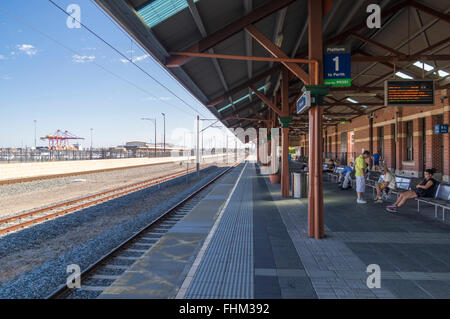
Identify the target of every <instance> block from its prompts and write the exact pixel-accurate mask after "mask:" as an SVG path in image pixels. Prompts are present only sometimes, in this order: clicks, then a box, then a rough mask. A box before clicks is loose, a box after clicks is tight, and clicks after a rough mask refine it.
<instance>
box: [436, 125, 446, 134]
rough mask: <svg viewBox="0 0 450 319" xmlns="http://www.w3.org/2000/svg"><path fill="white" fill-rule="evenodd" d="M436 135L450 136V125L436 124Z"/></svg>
mask: <svg viewBox="0 0 450 319" xmlns="http://www.w3.org/2000/svg"><path fill="white" fill-rule="evenodd" d="M434 134H448V124H436V125H435V126H434Z"/></svg>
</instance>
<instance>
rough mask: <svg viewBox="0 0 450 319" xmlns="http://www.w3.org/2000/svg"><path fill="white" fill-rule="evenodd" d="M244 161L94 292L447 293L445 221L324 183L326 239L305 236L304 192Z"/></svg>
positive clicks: (449, 249)
mask: <svg viewBox="0 0 450 319" xmlns="http://www.w3.org/2000/svg"><path fill="white" fill-rule="evenodd" d="M242 166H243V165H241V166H239V167H238V169H235V170H233V172H232V173H230V174H228V175H227V176H226V177H225V178H224V179H223V180H222V181H221V182H220V183H219V184H217V185H216V186H215V187H214V188H213V189H212V191H211V192H210V193H209V194H208V195H207V197H206V198H205V200H204V201H203V202H201V203H199V204H198V205H197V206H196V207H195V208H194V209H193V210H192V212H191V213H189V214H188V215H187V216H186V217H185V218H184V219H183V220H182V221H181V222H179V223H178V224H177V225H176V226H175V227H174V228H172V230H171V231H170V232H169V233H168V234H166V235H165V236H163V237H162V239H161V240H160V242H159V243H158V244H157V245H156V246H154V247H153V248H152V249H151V250H150V251H149V252H148V253H147V254H145V255H144V257H142V259H141V260H140V261H138V262H137V263H135V264H134V265H133V267H132V268H131V269H130V271H128V272H126V273H125V275H123V276H122V277H121V278H120V279H119V280H117V281H116V282H115V283H114V284H113V286H111V287H110V289H108V290H107V291H105V292H104V293H103V294H102V295H101V298H175V297H176V298H227V299H228V298H332V299H334V298H450V226H449V225H446V224H443V223H441V222H440V221H438V220H434V219H430V218H428V217H425V216H424V215H423V214H420V215H419V214H417V213H416V212H415V211H414V209H413V207H415V206H412V207H408V208H406V209H404V210H403V211H401V213H400V214H397V215H392V214H389V213H387V212H385V210H384V206H380V205H379V204H373V203H368V204H366V205H357V204H356V202H355V194H354V192H353V191H339V190H338V189H337V187H336V185H335V184H331V183H326V184H325V185H324V197H325V227H326V235H327V236H326V238H324V239H321V240H315V239H311V238H309V237H308V235H307V199H293V198H288V199H285V198H281V195H280V193H281V192H280V185H279V184H275V185H272V184H270V182H269V181H268V177H267V176H265V175H261V174H260V172H259V168H258V166H257V165H255V164H254V163H247V164H246V165H245V167H242ZM236 181H237V183H236ZM235 183H236V184H235ZM373 265H375V267H377V266H378V267H379V270H380V287H379V288H369V286H368V285H367V282H368V278H369V279H371V280H369V283H370V282H372V283H374V282H376V280H375V281H373V277H374V276H373V273H372V271H373V270H371V269H373V268H370V267H374V266H373ZM368 266H370V267H369V269H368ZM369 271H370V272H369ZM369 276H370V277H369Z"/></svg>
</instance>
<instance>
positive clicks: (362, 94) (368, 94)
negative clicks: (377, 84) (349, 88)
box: [345, 92, 377, 97]
mask: <svg viewBox="0 0 450 319" xmlns="http://www.w3.org/2000/svg"><path fill="white" fill-rule="evenodd" d="M345 95H347V96H368V97H371V96H377V94H376V93H367V92H355V93H346V94H345Z"/></svg>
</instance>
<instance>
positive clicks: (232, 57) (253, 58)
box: [170, 51, 312, 63]
mask: <svg viewBox="0 0 450 319" xmlns="http://www.w3.org/2000/svg"><path fill="white" fill-rule="evenodd" d="M170 54H171V55H180V56H187V57H194V58H214V59H226V60H239V61H242V60H244V61H264V62H289V63H310V62H312V61H311V60H308V59H296V58H289V57H287V58H271V57H263V56H248V55H233V54H220V53H198V52H186V51H181V52H170Z"/></svg>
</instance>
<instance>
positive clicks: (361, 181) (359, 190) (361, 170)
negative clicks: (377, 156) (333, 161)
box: [355, 151, 370, 204]
mask: <svg viewBox="0 0 450 319" xmlns="http://www.w3.org/2000/svg"><path fill="white" fill-rule="evenodd" d="M369 157H370V152H369V151H364V152H363V153H362V154H361V155H359V156H358V157H357V158H356V159H355V177H356V194H357V196H358V198H357V200H356V202H357V203H358V204H366V203H367V202H366V201H365V200H364V199H363V194H364V191H365V187H366V178H365V177H366V169H367V162H366V159H368V158H369Z"/></svg>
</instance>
